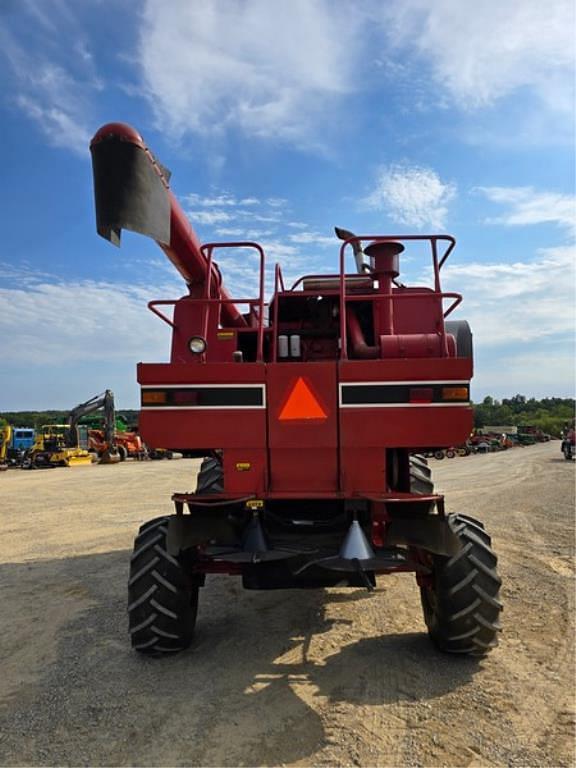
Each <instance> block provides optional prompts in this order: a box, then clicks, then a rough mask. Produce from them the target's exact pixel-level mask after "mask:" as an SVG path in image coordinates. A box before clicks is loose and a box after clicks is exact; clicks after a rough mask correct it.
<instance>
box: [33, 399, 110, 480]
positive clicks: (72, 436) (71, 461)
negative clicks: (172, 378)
mask: <svg viewBox="0 0 576 768" xmlns="http://www.w3.org/2000/svg"><path fill="white" fill-rule="evenodd" d="M99 410H102V411H103V413H104V428H103V430H102V431H101V434H102V436H103V439H102V440H101V442H100V444H99V448H100V450H99V451H98V452H97V455H98V458H99V460H100V463H101V464H117V463H118V462H119V461H120V454H119V451H118V449H117V447H116V444H115V442H114V427H115V418H114V416H115V412H114V394H113V393H112V391H111V390H109V389H107V390H106V391H105V392H104V394H102V395H96V396H95V397H92V398H91V399H90V400H87V401H86V402H85V403H80V405H77V406H76V407H75V408H73V409H72V410H71V411H70V413H69V414H68V418H67V422H68V423H67V424H45V425H44V426H42V427H41V428H40V429H39V431H38V434H37V436H36V442H35V443H34V446H33V447H32V449H31V450H30V451H28V453H27V455H26V459H25V463H24V464H23V466H24V467H27V468H31V469H40V468H48V467H58V466H62V467H74V466H82V465H87V464H91V463H92V460H93V454H94V453H96V451H93V452H92V454H91V453H90V451H89V450H88V449H89V448H90V441H89V430H88V429H87V428H86V427H82V425H80V420H81V419H82V417H83V416H87V415H88V414H90V413H94V412H95V411H99Z"/></svg>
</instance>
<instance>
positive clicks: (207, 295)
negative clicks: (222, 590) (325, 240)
mask: <svg viewBox="0 0 576 768" xmlns="http://www.w3.org/2000/svg"><path fill="white" fill-rule="evenodd" d="M91 150H92V156H93V162H94V183H95V194H96V212H97V228H98V232H99V234H100V235H102V236H103V237H105V238H107V239H108V240H110V241H112V242H114V243H116V244H118V243H119V241H120V230H121V229H122V228H128V229H131V230H134V231H136V232H141V233H143V234H145V235H148V236H149V237H152V238H153V239H155V240H156V242H157V243H158V244H159V245H160V247H161V248H162V249H163V250H164V252H165V253H166V255H167V256H168V258H169V259H170V260H171V261H172V262H173V263H174V265H175V266H176V268H177V269H178V271H179V272H180V273H181V274H182V276H183V277H184V279H185V280H186V282H187V283H188V286H189V294H188V295H186V296H182V297H180V298H178V299H158V300H154V301H152V302H150V303H149V307H150V308H151V309H152V310H153V311H155V312H156V314H157V315H159V316H160V317H161V318H162V320H163V321H165V322H167V323H168V324H169V325H170V326H171V328H172V349H171V354H170V361H169V362H167V363H154V362H152V363H140V364H139V365H138V382H139V384H140V387H141V410H140V422H139V424H140V434H141V436H142V438H143V439H144V440H145V441H146V442H147V443H148V444H149V445H155V446H162V447H164V448H166V449H170V450H176V451H186V452H187V453H188V454H189V455H196V456H201V457H204V461H203V462H202V466H201V468H200V472H199V474H198V478H197V485H196V489H195V490H194V491H192V490H187V491H179V492H177V493H174V494H173V496H172V502H173V504H174V513H173V514H165V513H161V514H160V516H159V517H157V518H155V519H153V520H150V521H148V522H146V523H144V524H143V525H142V526H141V528H140V531H139V533H138V535H137V536H136V539H135V544H134V552H133V555H132V558H131V565H130V577H129V582H128V596H129V597H128V614H129V625H130V637H131V642H132V646H133V647H134V648H135V649H136V650H137V651H139V652H140V653H144V654H152V655H158V654H162V653H173V652H176V651H180V650H183V649H184V648H187V647H188V646H189V645H190V644H191V642H192V640H193V632H194V626H195V622H196V613H197V607H198V595H199V589H200V588H201V587H202V586H203V585H204V580H205V578H206V575H207V574H228V575H234V576H238V577H240V578H241V579H242V584H243V586H244V587H245V588H246V589H266V590H269V589H286V588H324V587H332V586H347V587H365V588H367V589H374V588H375V587H376V584H377V582H376V578H377V577H379V576H382V575H385V574H391V573H399V572H403V571H404V572H412V573H414V574H415V576H416V581H417V584H418V586H419V587H420V593H421V599H422V608H423V614H424V620H425V623H426V625H427V627H428V632H429V635H430V637H431V638H432V640H433V641H434V643H435V644H436V645H437V646H438V647H439V648H440V649H442V650H443V651H447V652H450V653H468V654H473V655H483V654H485V653H486V652H487V651H489V650H490V649H491V648H492V647H493V646H494V645H496V639H497V635H498V632H499V630H500V626H499V623H498V617H499V613H500V610H501V608H502V606H501V604H500V602H499V589H500V578H499V576H498V573H497V570H496V555H495V554H494V552H493V550H492V545H491V541H490V536H489V535H488V533H487V532H486V530H485V529H484V525H483V524H482V523H481V522H480V521H478V520H474V519H473V518H471V517H469V516H468V515H465V514H450V513H447V512H446V510H445V504H444V498H443V496H442V495H441V494H438V493H435V492H434V487H433V484H432V479H431V472H430V468H429V467H428V466H427V463H426V461H425V459H424V458H423V457H422V456H421V454H423V453H426V452H433V451H435V450H443V449H446V448H449V447H450V446H452V445H459V444H461V443H463V442H464V441H465V440H466V438H467V437H468V435H469V434H470V431H471V429H472V425H473V411H472V404H471V401H470V380H471V378H472V374H473V357H472V334H471V332H470V328H469V326H468V324H467V323H466V322H465V321H464V320H459V321H452V320H451V319H450V320H447V318H448V317H449V315H451V313H452V311H453V310H454V309H455V308H456V307H457V306H459V304H460V303H461V301H462V296H461V295H460V294H457V293H453V292H445V291H443V290H442V287H441V275H440V270H441V268H442V265H443V264H444V262H445V261H446V259H447V258H448V255H449V254H450V253H451V252H452V250H453V248H454V245H455V240H454V238H452V237H450V236H449V235H362V236H356V235H353V234H352V233H351V232H349V231H348V230H340V229H339V230H338V231H337V235H338V237H339V238H340V239H341V240H342V241H343V242H342V244H341V246H340V249H339V258H338V264H339V266H338V270H337V271H335V273H333V274H322V275H305V276H304V277H302V278H300V279H299V280H297V281H296V283H294V285H292V286H291V287H290V286H287V285H286V284H285V283H284V279H283V277H282V271H281V269H280V267H279V266H278V265H277V266H276V271H275V282H274V291H273V293H272V296H271V299H270V301H269V303H268V307H267V308H266V306H265V300H264V275H265V253H264V249H263V248H262V247H261V246H260V245H258V244H257V243H247V242H244V241H242V242H237V243H208V244H204V245H200V243H199V242H198V239H197V238H196V236H195V235H194V233H193V231H192V228H191V227H190V224H189V223H188V220H187V219H186V216H185V214H184V212H183V211H182V209H181V208H180V206H179V205H178V203H177V201H176V199H175V198H174V196H173V195H172V193H171V192H170V190H169V187H168V178H169V175H168V172H167V171H165V170H164V169H163V168H162V166H161V165H160V164H159V163H158V162H157V161H156V160H155V158H154V157H153V155H152V154H151V152H150V151H149V150H148V149H147V147H146V146H145V144H144V142H143V140H142V138H141V137H140V135H139V134H138V133H137V132H136V131H135V130H134V129H133V128H130V127H129V126H126V125H123V124H118V123H112V124H109V125H107V126H104V127H103V128H101V129H100V130H99V131H98V133H97V134H96V136H95V137H94V139H93V141H92V144H91ZM335 242H336V241H335ZM422 246H425V247H427V249H428V253H429V254H430V257H431V261H432V275H433V281H432V287H430V286H407V285H405V284H403V282H401V281H400V280H399V276H400V273H401V260H402V258H403V257H402V253H403V251H404V250H405V249H410V254H409V255H410V258H411V260H412V261H414V260H415V259H416V258H418V256H419V254H420V255H421V254H422V253H423V252H424V251H423V248H422ZM219 247H220V248H221V247H225V248H231V247H238V248H240V249H245V248H246V247H251V248H253V249H255V250H256V252H257V254H258V255H259V258H260V273H259V286H260V287H259V293H258V295H257V296H255V297H254V296H252V297H248V298H246V297H244V298H239V297H236V296H234V298H233V299H232V298H230V297H229V294H227V293H226V292H225V291H224V290H223V288H222V281H221V278H220V273H219V271H218V269H217V268H216V266H215V265H214V262H213V261H212V255H213V253H214V251H215V250H216V249H217V248H219ZM240 253H241V257H242V258H245V254H244V251H243V250H241V251H240ZM350 255H352V256H354V261H355V271H354V272H353V273H348V272H346V264H347V260H348V261H351V259H349V258H348V256H350ZM419 271H421V272H423V271H424V270H423V269H422V270H419ZM234 302H236V303H234ZM158 305H171V306H173V314H172V315H171V316H168V315H163V314H162V313H161V312H160V311H158V310H157V307H158ZM240 306H247V307H248V311H247V312H246V313H244V314H240V312H239V309H238V308H239V307H240ZM266 309H267V311H265V310H266Z"/></svg>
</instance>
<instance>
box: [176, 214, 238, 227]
mask: <svg viewBox="0 0 576 768" xmlns="http://www.w3.org/2000/svg"><path fill="white" fill-rule="evenodd" d="M186 214H187V215H188V216H189V217H190V221H191V222H192V224H195V223H196V224H208V225H212V224H219V223H222V222H224V221H233V220H234V219H235V218H237V217H236V216H235V215H233V214H231V213H226V211H186Z"/></svg>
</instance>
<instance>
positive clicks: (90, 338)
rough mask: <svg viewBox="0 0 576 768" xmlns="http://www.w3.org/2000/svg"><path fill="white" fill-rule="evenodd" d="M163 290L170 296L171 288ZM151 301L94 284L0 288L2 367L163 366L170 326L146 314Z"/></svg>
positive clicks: (135, 291)
mask: <svg viewBox="0 0 576 768" xmlns="http://www.w3.org/2000/svg"><path fill="white" fill-rule="evenodd" d="M13 277H17V275H16V274H15V275H13ZM19 283H20V284H19ZM165 289H166V293H167V295H171V294H172V292H173V284H171V285H170V286H165ZM179 292H180V293H181V292H182V288H181V286H180V288H179ZM150 298H151V296H150V291H149V289H147V288H143V287H140V286H134V287H125V286H121V285H115V284H112V283H106V282H95V281H71V282H58V283H52V282H45V281H44V282H37V283H36V284H30V283H26V284H24V285H22V284H21V282H20V281H17V282H16V284H15V285H14V287H9V288H0V336H1V337H2V339H3V346H2V359H3V362H4V363H6V364H26V365H50V364H53V363H54V361H56V360H58V361H61V362H62V363H79V362H81V361H93V362H94V363H95V364H96V363H98V362H110V361H119V360H126V359H130V360H134V361H137V360H153V361H154V360H165V359H167V356H168V350H169V334H168V326H167V325H165V324H164V323H162V322H161V321H160V320H159V319H158V318H156V317H154V316H153V315H152V314H151V313H150V312H147V311H146V303H147V301H149V300H150ZM39 318H41V321H39Z"/></svg>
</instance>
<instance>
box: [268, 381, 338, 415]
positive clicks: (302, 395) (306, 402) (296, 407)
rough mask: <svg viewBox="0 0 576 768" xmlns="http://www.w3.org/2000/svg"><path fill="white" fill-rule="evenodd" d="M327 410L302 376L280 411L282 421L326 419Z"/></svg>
mask: <svg viewBox="0 0 576 768" xmlns="http://www.w3.org/2000/svg"><path fill="white" fill-rule="evenodd" d="M326 418H328V416H327V414H326V412H325V411H324V409H323V408H322V406H321V405H320V403H319V402H318V400H317V399H316V398H315V397H314V395H313V393H312V391H311V389H310V387H309V386H308V384H306V382H305V381H304V379H303V378H302V377H301V376H300V377H299V378H298V380H297V381H296V384H294V387H293V389H292V392H290V396H289V398H288V400H287V401H286V403H285V405H284V408H282V410H281V411H280V416H278V419H279V420H280V421H291V420H294V419H326Z"/></svg>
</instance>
